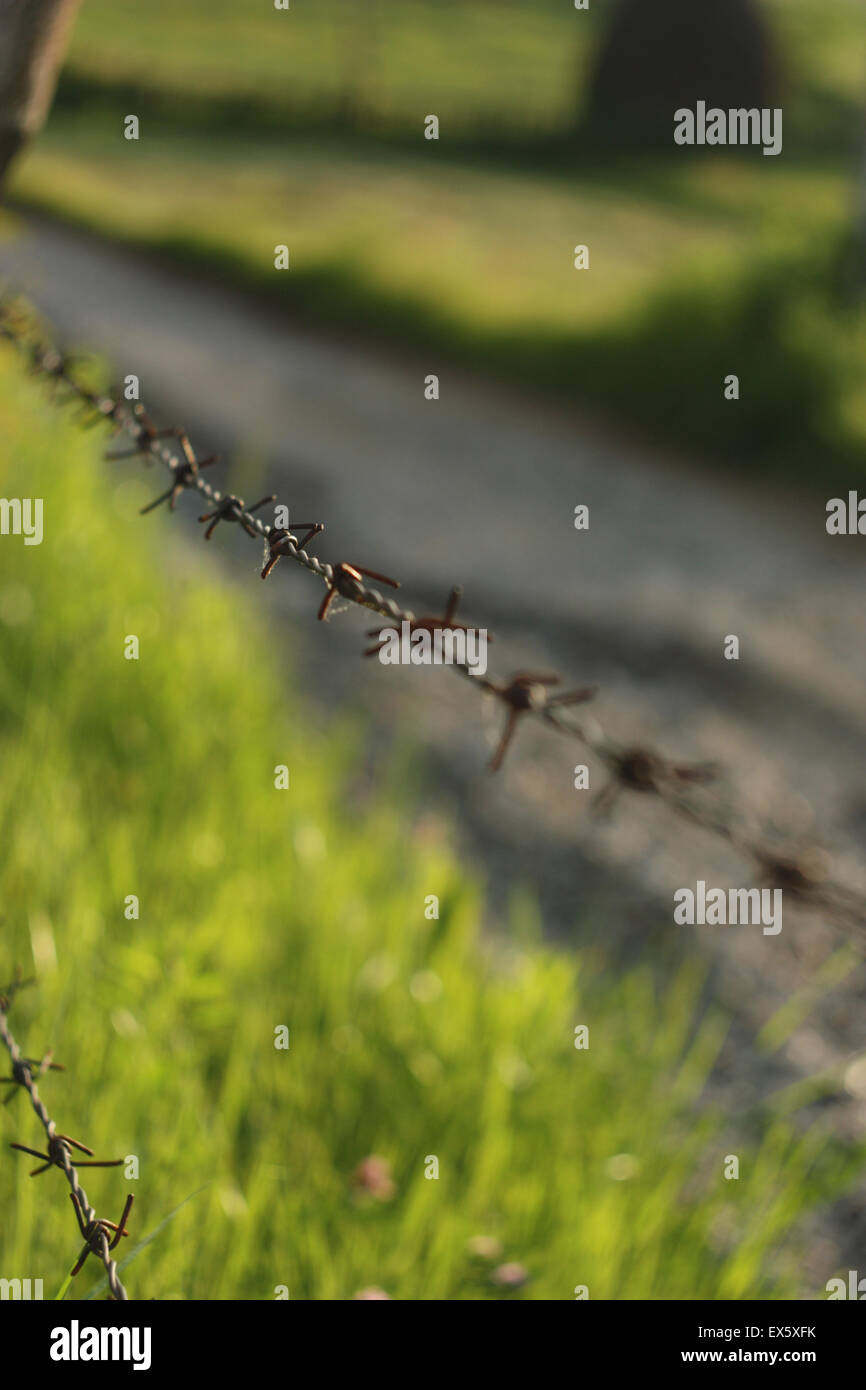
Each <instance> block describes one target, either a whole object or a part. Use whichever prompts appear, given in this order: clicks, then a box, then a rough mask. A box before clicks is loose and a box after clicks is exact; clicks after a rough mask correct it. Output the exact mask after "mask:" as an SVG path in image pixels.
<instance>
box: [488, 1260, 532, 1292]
mask: <svg viewBox="0 0 866 1390" xmlns="http://www.w3.org/2000/svg"><path fill="white" fill-rule="evenodd" d="M528 1279H529V1271H528V1270H527V1269H526V1268H524V1266H523V1265H519V1264H517V1263H516V1262H512V1263H510V1264H504V1265H498V1266H497V1268H496V1269H494V1271H493V1282H494V1284H498V1285H499V1287H500V1288H501V1289H522V1288H523V1285H524V1284H525V1283H526V1282H527V1280H528Z"/></svg>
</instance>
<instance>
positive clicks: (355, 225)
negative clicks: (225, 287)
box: [12, 0, 866, 493]
mask: <svg viewBox="0 0 866 1390" xmlns="http://www.w3.org/2000/svg"><path fill="white" fill-rule="evenodd" d="M763 8H764V10H765V13H766V15H767V17H768V19H769V20H770V22H771V24H772V26H773V31H774V34H775V37H776V42H777V46H778V50H779V55H780V68H781V71H782V73H783V79H782V98H781V99H782V101H783V106H784V120H785V125H784V131H785V144H784V153H783V155H782V156H781V157H779V158H777V159H764V158H763V157H762V156H761V155H760V153H759V152H758V151H753V150H752V151H746V152H744V153H742V154H740V155H739V156H733V155H731V154H729V153H727V152H724V151H712V152H709V153H707V154H706V155H705V156H704V157H703V158H686V157H684V156H683V153H682V152H678V153H677V154H675V155H672V157H671V158H670V159H666V158H665V159H660V158H655V159H650V158H642V159H641V160H640V161H639V162H638V161H632V162H624V161H618V162H613V163H606V164H602V163H601V162H600V161H599V159H598V158H597V156H596V157H595V158H594V157H593V151H592V148H591V142H588V141H582V140H581V139H579V138H575V136H574V134H573V132H574V128H575V121H576V120H577V119H578V114H579V111H580V107H581V101H582V92H583V89H584V86H585V79H586V74H587V72H588V70H589V67H590V65H591V62H592V56H593V53H594V51H595V46H596V45H597V43H598V41H599V38H600V36H601V32H602V26H603V14H602V7H593V9H592V10H591V11H590V12H588V13H582V12H577V11H575V10H574V9H573V7H571V6H570V5H569V4H568V3H567V0H544V2H543V3H538V4H534V5H533V6H532V7H531V8H527V7H526V6H525V5H524V4H522V3H520V4H518V3H510V0H501V2H500V3H496V4H493V3H487V0H485V3H481V0H460V2H459V3H456V0H455V3H436V4H434V3H430V2H429V0H399V3H397V2H396V0H370V2H369V3H365V4H359V3H358V0H351V3H349V0H331V3H329V4H316V5H315V6H311V5H305V4H300V3H299V4H296V5H294V6H293V7H292V9H291V10H290V11H288V12H285V13H278V12H277V11H275V10H273V9H272V8H271V7H270V6H269V5H268V4H262V3H261V0H218V2H215V3H213V4H210V5H208V7H207V14H205V13H204V12H203V11H202V10H201V9H200V8H199V9H197V8H196V7H179V6H177V5H176V4H175V3H173V0H172V3H169V0H154V3H153V4H151V5H149V6H148V7H147V8H146V11H145V10H143V9H142V7H141V6H140V5H137V4H134V3H132V0H128V3H118V0H88V3H87V4H86V5H85V6H84V7H83V10H82V13H81V17H80V20H79V23H78V25H77V27H76V29H75V33H74V39H73V45H72V51H71V55H70V60H69V64H68V66H67V69H66V72H65V74H64V77H63V80H62V82H61V87H60V91H59V94H58V101H57V105H56V107H55V110H54V113H53V115H52V117H51V119H50V122H49V125H48V128H47V130H46V131H45V133H44V134H43V135H42V136H41V137H40V138H39V139H38V140H37V141H36V142H35V143H34V144H33V145H32V146H31V148H30V149H29V150H28V151H27V153H26V154H25V156H24V158H23V160H22V161H21V163H20V164H19V165H18V166H17V169H16V171H15V174H14V177H13V181H12V192H13V194H14V195H15V196H16V197H17V198H19V199H20V200H22V201H23V202H24V203H25V204H28V205H30V206H31V207H35V208H40V209H42V210H44V211H47V212H49V213H51V214H54V215H59V216H61V217H63V218H66V219H68V220H69V221H71V222H74V223H78V224H80V225H83V226H85V227H88V228H93V229H95V230H96V231H98V232H99V233H102V234H106V235H108V236H111V237H114V238H117V239H120V240H123V241H125V242H127V243H128V244H129V245H130V246H131V247H135V248H142V249H148V250H155V251H159V252H161V253H163V254H166V255H168V256H170V257H172V258H173V259H174V260H175V261H177V262H180V263H182V264H183V265H186V266H188V267H190V268H192V269H194V270H196V271H197V272H198V273H206V274H210V275H211V276H214V277H218V278H219V279H220V280H223V281H229V282H235V283H239V284H242V285H244V286H246V287H248V288H249V289H252V290H254V291H256V292H257V293H259V294H261V295H262V296H263V297H264V298H265V299H266V300H267V301H268V303H269V304H273V303H276V304H278V305H282V306H283V307H284V308H285V309H286V310H287V311H288V312H289V313H292V314H303V315H306V316H309V317H311V318H313V319H314V320H317V321H321V322H324V323H328V324H333V325H336V326H338V327H340V328H343V327H349V328H350V329H352V330H354V331H357V332H360V333H366V334H368V335H370V336H372V337H377V338H379V337H384V338H386V339H388V340H390V341H392V342H393V343H395V344H397V345H398V346H400V347H402V346H403V345H405V344H406V343H411V344H416V345H418V346H419V347H420V348H422V349H423V350H424V351H425V352H426V353H431V354H437V355H439V356H440V357H442V359H443V360H445V361H448V362H456V363H461V362H462V363H465V364H468V365H469V366H471V367H472V368H481V369H483V370H485V371H487V372H492V373H494V374H497V375H498V376H500V377H502V378H504V379H507V380H509V381H512V382H514V383H516V384H517V385H518V386H522V387H524V388H529V389H531V390H535V391H542V392H545V393H549V394H551V395H553V396H555V397H556V398H557V399H558V400H559V401H562V400H565V401H567V402H569V403H571V402H574V403H578V404H583V405H589V406H591V407H592V408H594V409H596V410H598V411H599V412H601V413H609V414H612V415H614V416H615V417H616V418H622V419H624V420H627V421H630V422H632V423H634V424H636V425H638V426H639V427H641V428H642V429H643V430H644V431H645V432H646V433H647V434H649V435H651V436H652V437H654V438H656V439H658V440H659V441H660V442H663V441H667V442H668V443H670V444H673V445H674V446H676V447H685V448H688V449H689V450H691V451H692V452H693V453H696V454H697V455H698V456H713V457H715V458H716V459H717V460H720V461H722V462H723V464H724V465H725V466H726V467H729V468H731V469H736V468H743V469H746V470H748V471H755V470H756V469H760V470H762V471H763V472H764V473H765V474H767V475H774V476H776V477H780V478H782V479H783V480H785V481H786V482H787V481H789V480H793V481H794V482H795V483H797V484H798V485H799V484H803V483H805V484H806V485H808V486H816V485H817V486H818V487H819V488H821V489H822V490H824V491H825V493H826V489H827V488H832V489H837V488H845V487H847V486H850V485H852V483H855V482H857V481H858V480H859V479H861V478H862V477H863V474H864V465H863V458H864V456H866V407H864V405H863V391H862V378H863V370H864V365H866V354H864V350H863V344H864V330H866V309H864V306H863V300H862V297H861V298H858V297H857V296H856V295H855V294H854V292H853V289H852V277H851V273H850V269H851V264H850V226H851V215H852V209H853V207H854V197H855V195H854V188H853V185H852V172H853V170H854V167H855V160H854V152H853V147H854V144H855V142H856V140H857V139H858V138H859V137H858V135H857V132H858V131H859V129H860V115H859V112H860V105H861V94H860V87H861V73H862V68H863V61H866V17H864V15H863V12H862V7H861V6H860V5H859V0H833V3H828V4H827V5H825V6H823V7H821V9H820V12H818V11H817V10H816V7H815V6H814V4H813V3H812V0H767V3H765V5H764V6H763ZM131 111H132V112H135V113H137V114H138V115H139V116H140V118H141V121H142V138H141V140H140V141H139V142H138V143H131V142H127V141H125V140H124V139H123V138H122V134H121V132H122V120H123V116H124V115H126V114H127V113H129V112H131ZM429 111H435V112H436V113H437V114H438V115H439V116H440V118H441V121H442V132H441V134H442V138H441V140H440V141H439V142H438V144H434V143H432V142H426V141H424V140H423V138H422V122H423V117H424V115H426V114H427V112H429ZM283 243H286V244H288V245H289V247H290V251H291V256H292V269H291V271H290V272H288V273H282V274H279V273H276V272H275V271H274V270H273V249H274V247H275V246H276V245H278V244H283ZM578 243H585V244H587V245H588V246H589V247H590V252H591V269H590V270H589V271H588V272H578V271H575V270H574V268H573V264H572V260H573V248H574V246H575V245H577V244H578ZM862 254H863V253H862V251H861V252H860V255H861V258H862ZM730 373H735V374H737V375H738V376H739V377H740V383H741V397H740V400H739V402H737V403H731V402H729V401H726V400H725V398H724V393H723V383H724V381H725V378H726V377H727V376H728V375H729V374H730Z"/></svg>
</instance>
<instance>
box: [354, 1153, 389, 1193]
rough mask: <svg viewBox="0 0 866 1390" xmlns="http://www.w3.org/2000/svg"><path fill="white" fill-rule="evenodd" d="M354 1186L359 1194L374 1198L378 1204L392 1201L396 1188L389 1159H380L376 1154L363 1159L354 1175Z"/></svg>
mask: <svg viewBox="0 0 866 1390" xmlns="http://www.w3.org/2000/svg"><path fill="white" fill-rule="evenodd" d="M352 1186H353V1187H354V1188H355V1190H356V1191H357V1192H358V1193H361V1194H363V1195H364V1196H367V1197H373V1198H374V1199H375V1200H376V1201H377V1202H388V1201H390V1199H391V1198H392V1197H393V1196H394V1192H395V1188H394V1180H393V1178H392V1177H391V1165H390V1163H389V1162H388V1160H387V1158H379V1157H378V1156H377V1155H376V1154H370V1156H369V1157H368V1158H362V1159H361V1162H360V1163H359V1164H358V1166H357V1168H356V1169H355V1171H354V1173H353V1174H352Z"/></svg>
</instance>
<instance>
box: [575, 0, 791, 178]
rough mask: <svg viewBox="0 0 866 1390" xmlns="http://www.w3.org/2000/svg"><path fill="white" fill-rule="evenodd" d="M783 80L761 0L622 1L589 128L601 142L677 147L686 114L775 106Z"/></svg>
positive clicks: (597, 77) (585, 124) (605, 46)
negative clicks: (703, 108)
mask: <svg viewBox="0 0 866 1390" xmlns="http://www.w3.org/2000/svg"><path fill="white" fill-rule="evenodd" d="M775 78H776V72H775V64H774V61H773V54H772V44H771V40H770V35H769V32H768V30H767V27H766V25H765V24H764V21H763V19H762V18H761V15H760V13H759V11H758V9H757V6H756V5H755V3H754V0H620V2H619V4H618V6H617V8H616V10H615V12H614V14H613V17H612V19H611V20H610V25H609V28H608V30H607V33H606V35H605V37H604V40H603V41H602V47H601V52H600V54H599V57H598V60H597V62H596V66H595V71H594V73H593V75H592V78H591V81H590V86H589V92H588V100H587V105H586V109H585V112H584V115H583V120H582V122H581V125H582V128H583V129H584V131H585V132H586V133H587V134H591V135H592V139H593V142H594V143H601V144H603V145H610V146H614V147H617V148H620V149H623V150H630V149H645V148H647V147H648V146H649V147H651V146H657V147H664V146H668V147H672V146H673V130H674V112H675V111H676V110H677V109H678V108H679V107H683V106H684V107H689V108H690V109H692V110H694V108H695V106H696V103H697V102H698V101H705V102H706V103H707V106H708V107H711V106H719V107H722V108H723V109H725V110H727V109H729V108H731V107H764V106H773V105H774V104H778V103H777V102H776V103H774V100H773V96H774V89H775Z"/></svg>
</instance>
